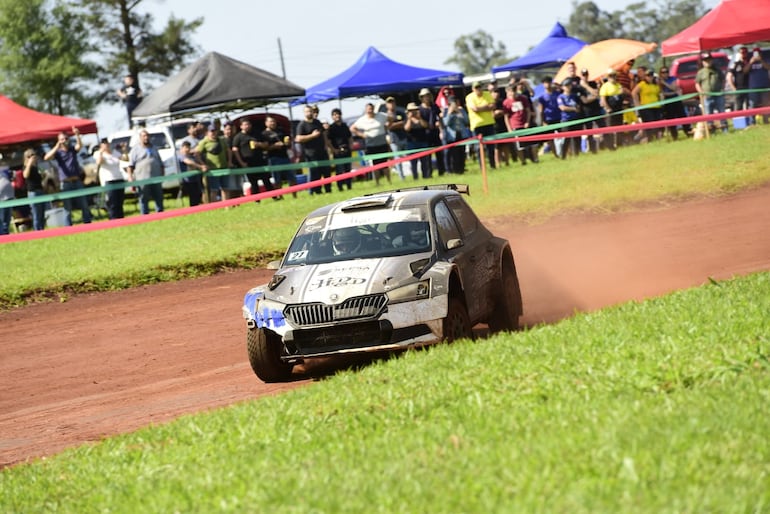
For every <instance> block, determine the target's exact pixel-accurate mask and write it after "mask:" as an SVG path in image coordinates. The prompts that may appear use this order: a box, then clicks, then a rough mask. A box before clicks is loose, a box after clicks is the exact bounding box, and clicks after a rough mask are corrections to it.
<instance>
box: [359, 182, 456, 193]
mask: <svg viewBox="0 0 770 514" xmlns="http://www.w3.org/2000/svg"><path fill="white" fill-rule="evenodd" d="M406 191H457V192H458V193H460V194H464V195H468V196H470V195H471V189H470V187H469V186H468V184H432V185H425V186H413V187H401V188H398V189H391V190H388V191H379V192H377V193H367V194H365V195H363V196H374V195H384V194H388V193H401V192H406Z"/></svg>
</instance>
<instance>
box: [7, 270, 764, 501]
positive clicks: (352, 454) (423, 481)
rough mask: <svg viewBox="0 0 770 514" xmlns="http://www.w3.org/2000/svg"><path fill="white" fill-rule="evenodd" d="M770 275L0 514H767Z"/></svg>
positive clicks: (156, 438) (294, 401)
mask: <svg viewBox="0 0 770 514" xmlns="http://www.w3.org/2000/svg"><path fill="white" fill-rule="evenodd" d="M768 312H770V273H759V274H755V275H751V276H748V277H743V278H740V279H736V280H732V281H726V282H722V283H719V284H710V285H708V286H705V287H702V288H698V289H693V290H688V291H684V292H678V293H675V294H672V295H668V296H666V297H662V298H657V299H653V300H649V301H646V302H643V303H636V302H633V303H628V304H625V305H622V306H618V307H615V308H611V309H606V310H604V311H601V312H596V313H591V314H580V315H577V316H575V317H573V318H571V319H569V320H567V321H564V322H561V323H559V324H557V325H552V326H542V327H537V328H534V329H531V330H529V331H526V332H520V333H515V334H502V335H498V336H495V337H492V338H490V339H487V340H483V341H477V342H471V341H461V342H458V343H455V344H453V345H443V346H438V347H435V348H433V349H431V350H429V351H423V352H408V353H406V354H403V355H402V356H401V357H400V358H396V359H391V360H388V361H379V362H375V363H374V364H372V365H370V366H368V367H365V368H363V369H361V370H358V371H355V372H343V373H340V374H338V375H336V376H334V377H332V378H330V379H328V380H324V381H321V382H318V383H315V384H313V385H312V386H311V387H306V388H303V389H300V390H295V391H293V392H290V393H288V394H283V395H280V396H277V397H271V398H264V399H260V400H259V401H254V402H248V403H243V404H239V405H234V406H231V407H228V408H225V409H220V410H217V411H214V412H210V413H206V414H198V415H192V416H186V417H183V418H180V419H178V420H176V421H174V422H172V423H169V424H167V425H163V426H157V427H150V428H146V429H143V430H140V431H138V432H136V433H133V434H127V435H122V436H119V437H115V438H110V439H107V440H105V441H102V442H101V443H99V444H94V445H86V446H82V447H80V448H77V449H72V450H69V451H66V452H65V453H63V454H60V455H58V456H56V457H53V458H50V459H47V460H44V461H38V462H34V463H30V464H25V465H20V466H16V467H14V468H10V469H7V470H5V471H3V473H1V474H0V491H2V495H0V511H3V512H32V511H61V512H96V511H111V512H228V511H233V512H329V513H337V512H571V513H597V512H608V513H615V512H651V513H666V512H671V513H702V512H720V513H729V512H741V513H743V512H767V511H768V510H770V442H769V441H770V440H769V439H768V437H767V434H770V417H768V416H767V406H768V404H769V402H770V360H769V358H770V338H769V336H768V334H770V318H768V316H767V313H768Z"/></svg>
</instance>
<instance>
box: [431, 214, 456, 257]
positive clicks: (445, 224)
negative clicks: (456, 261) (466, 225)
mask: <svg viewBox="0 0 770 514" xmlns="http://www.w3.org/2000/svg"><path fill="white" fill-rule="evenodd" d="M433 213H434V215H435V216H436V227H437V228H438V237H439V239H440V240H441V241H440V243H441V246H442V247H443V248H444V250H446V244H447V241H449V240H450V239H460V229H458V228H457V224H456V223H455V220H454V218H453V217H452V214H451V213H450V212H449V208H448V207H447V206H446V205H445V204H444V203H443V202H439V203H437V204H436V207H434V209H433Z"/></svg>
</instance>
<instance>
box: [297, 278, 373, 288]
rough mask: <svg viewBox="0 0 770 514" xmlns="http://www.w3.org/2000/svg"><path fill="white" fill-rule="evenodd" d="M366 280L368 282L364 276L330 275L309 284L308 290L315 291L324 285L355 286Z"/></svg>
mask: <svg viewBox="0 0 770 514" xmlns="http://www.w3.org/2000/svg"><path fill="white" fill-rule="evenodd" d="M364 282H366V279H365V278H363V277H328V278H321V279H318V280H316V281H315V282H311V283H310V285H309V286H308V290H309V291H314V290H316V289H321V288H322V287H345V286H355V285H358V284H363V283H364Z"/></svg>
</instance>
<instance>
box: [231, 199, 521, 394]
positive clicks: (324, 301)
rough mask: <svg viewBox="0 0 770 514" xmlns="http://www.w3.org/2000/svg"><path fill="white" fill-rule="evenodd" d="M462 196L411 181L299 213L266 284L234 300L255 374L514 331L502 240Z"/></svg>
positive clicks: (513, 282)
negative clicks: (239, 304) (483, 327)
mask: <svg viewBox="0 0 770 514" xmlns="http://www.w3.org/2000/svg"><path fill="white" fill-rule="evenodd" d="M462 194H468V186H467V185H457V184H446V185H441V186H422V187H413V188H406V189H398V190H393V191H386V192H382V193H376V194H371V195H366V196H361V197H358V198H353V199H350V200H345V201H342V202H339V203H335V204H332V205H328V206H326V207H321V208H319V209H317V210H315V211H314V212H312V213H310V215H308V216H307V218H305V220H304V221H303V222H302V224H301V226H300V227H299V230H298V231H297V233H296V234H295V236H294V238H293V239H292V241H291V244H290V245H289V248H288V250H287V252H286V254H285V255H284V256H283V259H282V260H281V262H280V263H276V267H277V268H278V269H277V271H276V273H275V275H274V276H273V278H272V279H271V280H270V282H269V283H268V284H265V285H261V286H259V287H255V288H253V289H251V290H250V291H249V292H248V293H246V296H245V298H244V302H243V317H244V318H245V320H246V332H247V348H248V355H249V361H250V363H251V367H252V369H253V370H254V373H256V375H257V376H258V377H259V378H260V379H262V380H264V381H265V382H279V381H284V380H288V379H289V378H290V377H291V373H292V367H293V366H294V364H297V363H300V362H303V361H304V360H305V359H307V358H312V357H324V356H331V355H338V354H344V353H352V352H369V351H385V350H397V349H404V348H409V347H415V346H423V345H428V344H433V343H437V342H440V341H444V340H446V341H452V340H454V339H459V338H466V337H470V336H471V335H472V327H473V326H474V325H476V324H478V323H487V324H488V325H489V328H490V330H492V331H498V330H515V329H517V328H518V326H519V317H520V316H521V315H522V311H523V310H522V301H521V291H520V288H519V280H518V277H517V275H516V265H515V263H514V259H513V253H512V252H511V247H510V245H509V243H508V241H507V240H505V239H501V238H499V237H495V236H493V235H492V233H491V232H490V231H489V230H487V229H486V228H485V227H484V225H482V223H481V222H480V221H479V219H478V217H477V216H476V215H475V214H474V212H473V211H472V210H471V208H470V207H469V206H468V204H467V203H466V201H465V199H464V198H463V197H462Z"/></svg>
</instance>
